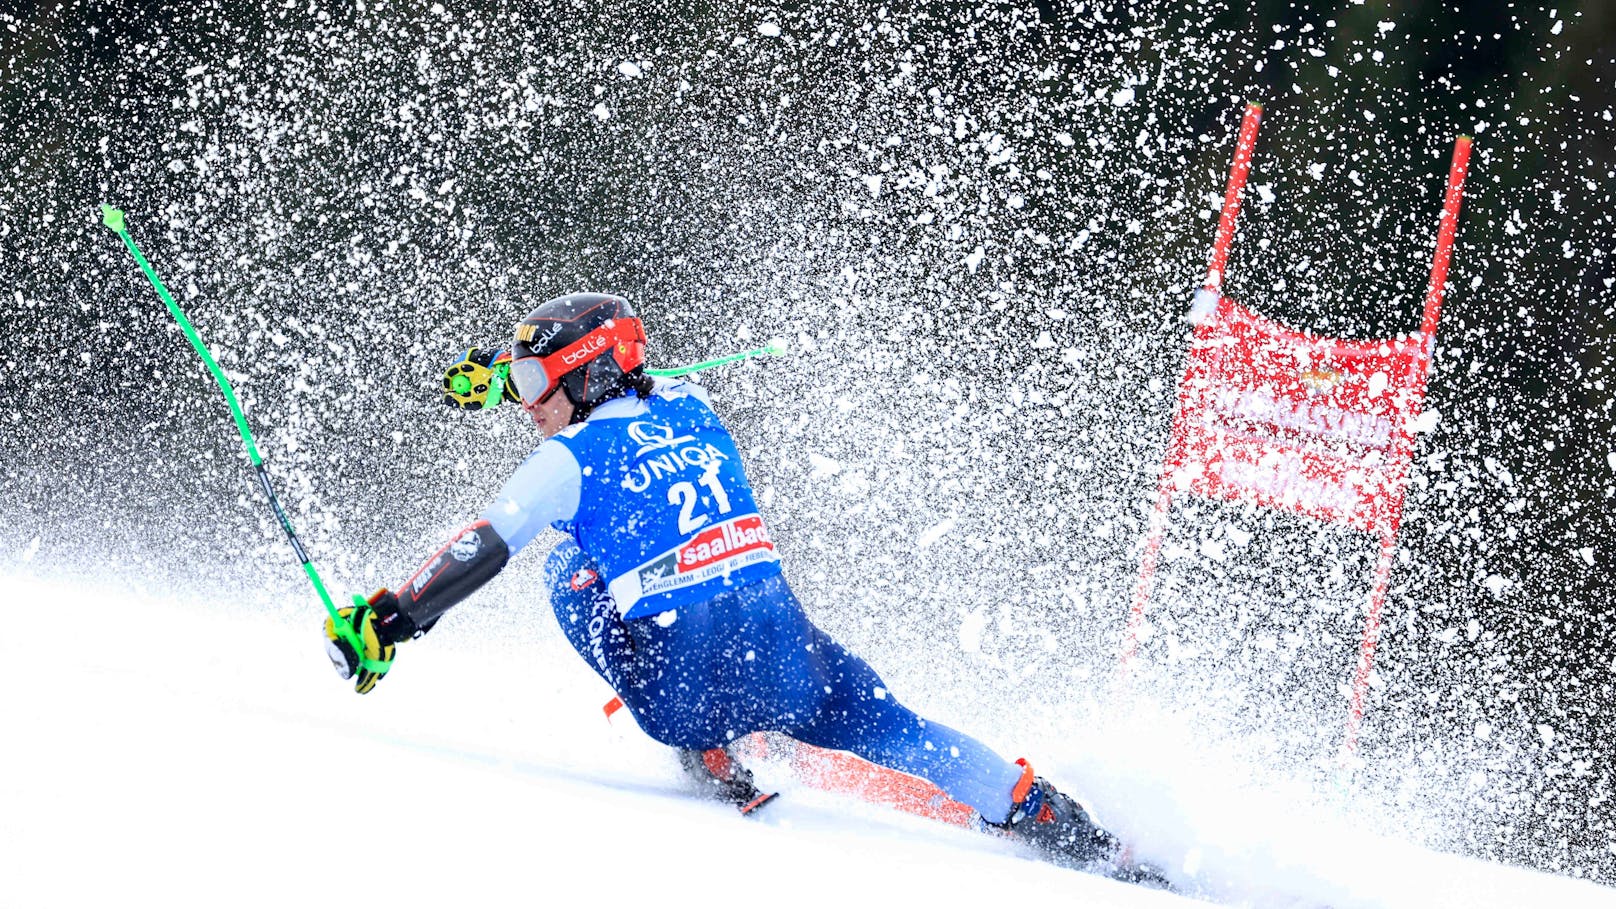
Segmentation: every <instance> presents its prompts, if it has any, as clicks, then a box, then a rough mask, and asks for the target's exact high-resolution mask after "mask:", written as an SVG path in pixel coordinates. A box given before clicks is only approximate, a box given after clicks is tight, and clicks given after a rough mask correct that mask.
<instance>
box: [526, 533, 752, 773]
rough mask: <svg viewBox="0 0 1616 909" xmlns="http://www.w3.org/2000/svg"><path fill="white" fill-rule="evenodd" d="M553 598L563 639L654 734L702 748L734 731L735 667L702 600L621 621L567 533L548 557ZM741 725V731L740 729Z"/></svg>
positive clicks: (720, 631)
mask: <svg viewBox="0 0 1616 909" xmlns="http://www.w3.org/2000/svg"><path fill="white" fill-rule="evenodd" d="M545 577H546V580H547V582H548V584H549V588H550V604H551V607H552V608H553V609H554V611H555V616H556V621H557V622H558V623H559V624H560V625H561V630H562V632H563V633H564V634H565V635H566V637H567V641H568V642H569V643H570V644H572V647H573V649H574V650H576V651H578V655H579V656H581V657H583V658H584V661H585V662H587V663H588V664H589V665H590V667H591V668H593V669H594V670H595V672H597V673H598V674H599V675H600V677H601V678H603V679H605V680H606V684H608V685H610V686H612V690H613V691H615V692H617V696H618V697H620V698H622V699H623V704H624V706H626V707H628V709H629V712H630V713H632V714H633V715H634V720H635V722H637V723H639V725H640V728H641V729H642V730H643V731H644V732H645V734H646V735H649V736H650V737H651V738H653V739H656V740H657V741H659V742H661V743H662V744H664V745H671V746H673V747H675V748H684V749H695V750H697V751H705V750H707V749H710V748H717V747H720V746H723V745H726V744H728V743H729V742H730V740H731V739H733V738H734V737H735V736H736V735H738V734H739V731H750V730H739V726H738V725H737V723H736V718H735V716H734V714H735V709H734V704H735V701H736V699H735V697H734V693H735V692H736V691H738V690H740V688H741V686H740V685H739V684H737V682H736V678H735V677H736V676H738V674H739V673H738V670H736V669H735V668H734V666H733V665H732V664H734V663H735V662H736V661H735V660H734V659H727V657H729V656H730V653H731V651H732V650H733V648H730V647H726V646H724V642H723V641H721V640H719V639H720V638H722V637H723V636H724V634H726V633H727V629H726V628H715V627H714V623H713V619H712V617H711V614H710V612H709V610H708V608H707V606H706V604H695V605H692V606H686V607H680V608H679V609H678V610H677V612H676V613H672V612H670V613H665V614H663V615H661V616H651V617H648V618H643V619H634V620H632V621H629V622H624V621H623V620H622V619H621V618H620V617H619V616H618V613H617V606H616V602H615V601H614V600H613V599H612V596H611V593H610V592H609V591H608V590H607V588H606V581H605V579H604V578H602V577H600V573H599V570H598V569H597V568H596V567H595V564H594V562H593V560H591V559H590V558H589V557H588V556H587V555H585V554H584V553H583V552H582V551H581V550H580V549H579V548H578V546H577V545H576V544H575V543H574V542H573V541H572V540H563V541H561V542H560V543H558V544H556V547H555V549H554V550H552V551H551V553H550V556H549V558H548V559H547V560H546V562H545ZM737 730H739V731H737Z"/></svg>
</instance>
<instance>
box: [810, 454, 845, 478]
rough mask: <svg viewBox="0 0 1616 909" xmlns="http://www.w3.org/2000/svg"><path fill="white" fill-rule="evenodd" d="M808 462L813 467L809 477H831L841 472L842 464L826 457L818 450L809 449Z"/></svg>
mask: <svg viewBox="0 0 1616 909" xmlns="http://www.w3.org/2000/svg"><path fill="white" fill-rule="evenodd" d="M808 463H809V464H812V465H813V467H814V470H813V473H812V475H811V476H810V479H814V480H822V479H824V478H825V477H833V476H835V475H836V474H838V473H841V472H842V464H841V462H840V461H835V460H832V459H831V458H827V457H825V456H824V455H822V454H820V453H818V452H814V451H810V452H809V453H808Z"/></svg>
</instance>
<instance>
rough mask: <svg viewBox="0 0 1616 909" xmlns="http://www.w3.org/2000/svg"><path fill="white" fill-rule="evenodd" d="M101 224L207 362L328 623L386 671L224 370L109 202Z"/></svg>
mask: <svg viewBox="0 0 1616 909" xmlns="http://www.w3.org/2000/svg"><path fill="white" fill-rule="evenodd" d="M101 223H103V224H105V225H106V226H107V227H109V228H111V229H112V230H113V231H114V232H116V233H117V234H118V236H119V237H121V238H122V239H123V244H124V246H127V247H128V248H129V253H130V255H132V256H134V257H135V262H136V263H137V264H139V265H140V270H141V271H143V272H145V273H146V280H147V281H150V282H151V286H152V288H153V289H154V290H156V291H157V296H159V297H161V298H162V300H163V304H164V305H165V306H167V307H168V311H169V314H170V315H172V316H173V317H174V321H176V322H178V323H179V326H180V330H181V331H183V332H184V333H185V337H186V338H187V339H188V340H189V341H190V342H191V346H192V347H193V348H195V349H196V353H197V356H199V357H201V358H202V362H203V363H205V364H207V367H208V371H209V372H211V373H212V374H213V380H214V381H215V382H217V383H218V385H219V390H220V391H221V392H223V393H224V400H225V403H226V404H228V405H229V406H230V415H231V416H232V417H234V418H235V420H236V432H238V433H239V434H240V435H241V442H242V444H243V445H246V446H247V459H248V460H250V461H252V465H253V471H254V472H255V473H256V474H257V475H258V485H259V486H261V487H262V488H263V490H264V495H265V496H267V497H268V498H269V507H270V508H272V509H274V511H275V517H276V519H277V520H279V521H280V524H281V530H284V531H285V532H286V539H287V540H289V541H290V542H291V544H292V551H293V552H294V553H296V554H297V560H298V562H300V563H301V564H302V565H303V573H304V574H306V575H308V577H309V583H311V584H313V585H314V591H315V592H316V593H318V594H319V595H320V602H321V603H323V604H324V605H325V611H326V613H327V614H328V615H330V616H331V624H332V626H333V627H334V628H336V630H337V635H338V636H339V637H341V638H342V639H343V640H344V641H346V642H347V643H348V646H350V647H352V648H353V651H354V653H356V654H358V655H359V662H360V665H362V666H363V667H364V668H366V669H369V670H370V671H372V672H378V673H380V672H386V671H387V669H388V667H389V666H390V665H391V661H390V660H372V659H370V658H368V657H366V656H365V655H364V654H365V647H364V644H363V642H361V641H360V639H359V634H358V632H356V631H354V627H353V625H352V623H350V622H349V621H348V620H347V619H345V618H343V617H342V616H340V615H338V614H337V607H336V605H335V604H333V603H332V602H331V594H330V593H328V592H327V591H326V589H325V582H324V581H322V580H321V579H320V573H319V572H318V571H316V570H315V569H314V563H313V562H311V561H309V555H308V553H307V552H305V551H304V549H303V543H302V542H301V541H300V540H298V538H297V532H296V531H294V530H293V529H292V521H291V519H290V518H288V517H287V516H286V509H284V508H282V507H281V501H280V499H279V498H277V497H276V495H275V489H274V487H272V486H271V485H270V484H269V471H267V470H265V469H264V459H263V458H262V457H260V456H259V454H258V445H257V443H256V442H254V441H253V434H252V429H251V428H250V427H248V425H247V416H246V414H244V413H242V411H241V402H239V401H237V400H236V392H235V389H234V388H232V387H231V386H230V380H229V379H227V378H225V375H224V370H222V369H220V368H219V364H218V363H217V362H216V361H215V360H214V359H213V354H211V353H209V352H208V348H207V346H206V345H204V344H203V343H202V338H201V336H199V335H198V334H197V333H196V328H195V327H193V326H192V325H191V320H190V319H187V318H186V317H185V313H184V312H182V311H181V310H180V307H179V304H178V303H175V302H174V297H173V296H171V295H170V294H169V292H168V288H167V287H165V286H163V279H162V278H159V277H158V276H157V271H156V270H155V269H153V268H152V266H151V263H150V262H147V261H146V257H145V256H143V255H141V252H140V247H138V246H136V245H135V241H134V240H133V239H132V238H130V236H129V231H127V230H125V229H124V224H123V212H122V211H120V210H118V209H116V208H113V207H112V206H110V205H102V206H101ZM363 605H365V599H364V597H361V596H358V595H355V596H354V606H355V608H358V607H360V606H363Z"/></svg>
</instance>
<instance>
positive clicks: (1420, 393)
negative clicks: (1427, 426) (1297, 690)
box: [1342, 136, 1470, 758]
mask: <svg viewBox="0 0 1616 909" xmlns="http://www.w3.org/2000/svg"><path fill="white" fill-rule="evenodd" d="M1469 168H1470V137H1469V136H1460V137H1459V138H1458V140H1456V141H1455V142H1454V143H1453V163H1452V164H1451V165H1450V166H1449V168H1448V188H1447V191H1446V192H1445V193H1444V194H1443V197H1442V220H1441V222H1440V224H1439V225H1438V226H1437V232H1436V255H1435V257H1434V258H1433V259H1432V261H1431V280H1430V283H1429V284H1427V285H1426V289H1425V314H1424V317H1423V318H1422V319H1421V320H1420V335H1421V338H1420V343H1421V344H1422V352H1421V355H1420V361H1419V374H1418V375H1417V376H1416V377H1415V380H1414V396H1415V403H1414V413H1415V415H1418V413H1419V408H1420V404H1421V403H1422V402H1423V401H1424V399H1425V381H1426V377H1427V376H1428V375H1429V374H1430V371H1431V357H1432V355H1433V354H1434V353H1435V351H1436V324H1437V320H1438V319H1440V318H1441V316H1442V294H1443V292H1444V291H1445V290H1446V289H1447V285H1448V264H1449V263H1450V262H1451V261H1452V260H1453V241H1454V237H1455V236H1457V234H1458V231H1459V204H1460V203H1461V202H1462V201H1463V199H1464V181H1465V174H1466V173H1467V172H1468V171H1469ZM1405 431H1407V430H1405ZM1411 450H1412V449H1411ZM1405 482H1406V475H1405ZM1396 495H1397V497H1398V499H1399V500H1401V498H1402V495H1403V491H1402V490H1401V489H1399V490H1397V492H1396ZM1397 504H1398V507H1397V510H1396V511H1395V512H1394V513H1393V515H1392V519H1391V526H1390V527H1388V528H1386V529H1385V530H1384V531H1382V533H1381V538H1380V558H1379V560H1378V561H1377V562H1376V563H1375V583H1374V586H1373V587H1371V588H1370V591H1369V603H1368V609H1367V614H1366V616H1365V618H1364V632H1363V641H1362V643H1361V644H1360V645H1359V647H1358V667H1357V669H1356V670H1355V671H1354V672H1353V673H1352V695H1351V701H1350V704H1349V707H1348V710H1347V731H1346V736H1345V738H1344V740H1343V742H1342V754H1343V757H1345V758H1350V757H1351V756H1352V755H1353V754H1355V753H1356V752H1357V750H1358V731H1359V728H1360V727H1361V726H1362V724H1363V711H1364V696H1365V694H1366V693H1367V691H1368V687H1369V673H1370V670H1371V669H1373V668H1374V663H1375V648H1376V646H1377V645H1378V644H1379V643H1380V616H1381V610H1382V608H1383V607H1384V606H1385V605H1386V591H1387V589H1388V587H1389V586H1390V581H1391V571H1392V558H1393V556H1394V555H1396V553H1397V531H1398V528H1399V526H1400V525H1401V524H1402V518H1403V509H1402V502H1401V501H1399V502H1398V503H1397Z"/></svg>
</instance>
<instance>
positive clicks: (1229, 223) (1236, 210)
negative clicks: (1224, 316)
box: [1202, 102, 1262, 291]
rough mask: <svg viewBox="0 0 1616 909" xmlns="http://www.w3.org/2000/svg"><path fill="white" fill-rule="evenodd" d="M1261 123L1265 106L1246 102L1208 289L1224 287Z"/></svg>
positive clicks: (1205, 286) (1220, 220)
mask: <svg viewBox="0 0 1616 909" xmlns="http://www.w3.org/2000/svg"><path fill="white" fill-rule="evenodd" d="M1261 124H1262V105H1261V104H1257V103H1255V102H1253V103H1251V104H1247V105H1246V113H1245V116H1244V117H1241V118H1240V136H1239V138H1238V139H1236V140H1235V144H1234V166H1232V167H1231V168H1229V185H1228V187H1227V188H1226V189H1224V191H1223V213H1222V214H1220V215H1219V216H1218V233H1217V237H1216V238H1215V239H1214V240H1213V241H1212V261H1211V262H1209V263H1208V264H1207V267H1206V283H1205V284H1203V285H1202V288H1203V289H1205V290H1210V291H1216V290H1218V289H1219V288H1220V287H1222V286H1223V270H1224V266H1225V265H1226V264H1227V263H1228V261H1229V245H1230V244H1231V243H1232V242H1234V219H1235V217H1236V216H1237V215H1239V214H1240V199H1241V196H1242V195H1243V194H1244V193H1245V189H1246V177H1248V176H1250V174H1251V155H1252V152H1253V150H1254V149H1255V148H1256V147H1257V127H1258V126H1260V125H1261Z"/></svg>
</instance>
